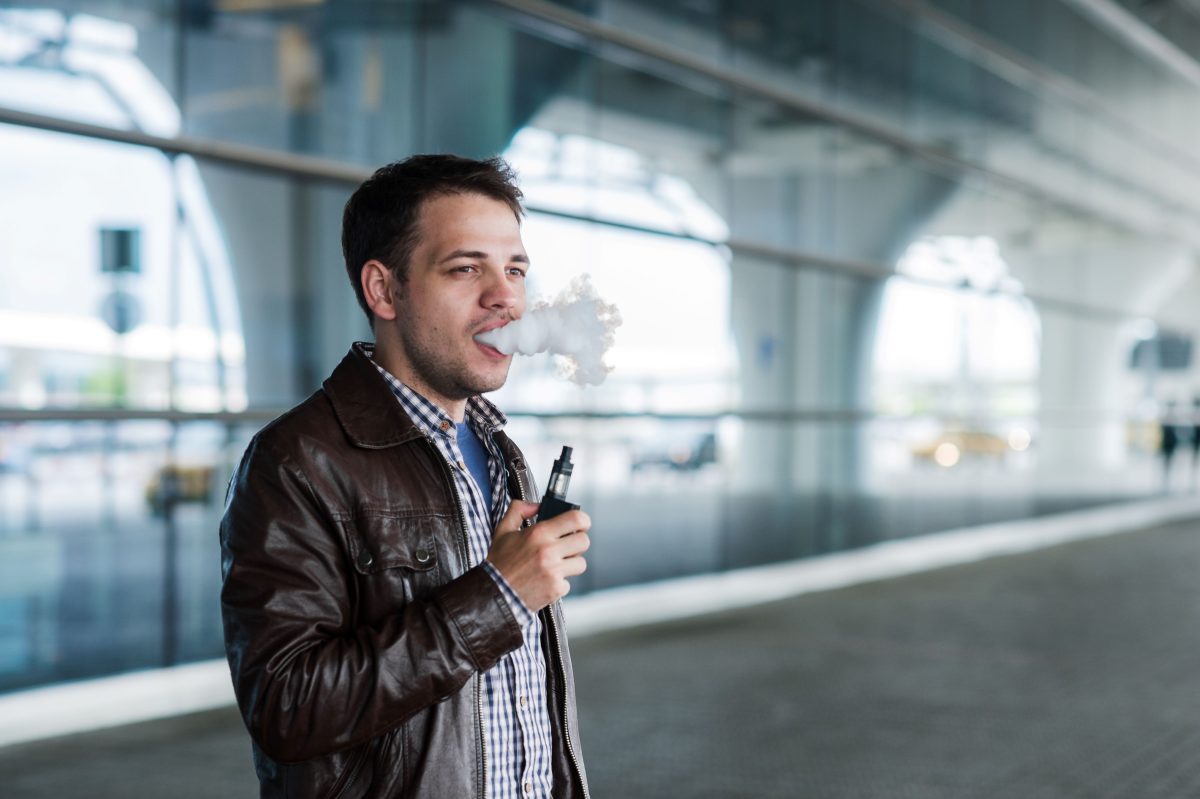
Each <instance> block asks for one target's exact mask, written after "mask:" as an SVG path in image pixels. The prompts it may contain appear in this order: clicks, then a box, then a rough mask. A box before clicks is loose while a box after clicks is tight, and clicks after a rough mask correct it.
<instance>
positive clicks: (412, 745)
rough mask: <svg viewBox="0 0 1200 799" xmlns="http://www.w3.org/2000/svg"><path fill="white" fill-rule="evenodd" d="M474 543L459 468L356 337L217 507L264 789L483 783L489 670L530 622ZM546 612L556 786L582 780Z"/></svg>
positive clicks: (568, 696)
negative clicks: (515, 610)
mask: <svg viewBox="0 0 1200 799" xmlns="http://www.w3.org/2000/svg"><path fill="white" fill-rule="evenodd" d="M497 442H498V443H499V445H500V448H501V450H502V451H503V452H504V455H505V460H506V461H507V466H508V476H509V490H510V491H511V492H512V494H513V496H515V497H518V498H528V499H531V500H532V499H534V498H535V497H536V494H535V492H534V489H533V481H532V480H531V479H530V476H529V473H528V469H527V468H526V465H525V460H524V458H523V457H522V456H521V453H520V450H518V449H517V447H516V445H514V444H513V443H512V442H511V441H510V440H509V439H508V438H507V436H504V435H503V434H502V433H501V434H498V435H497ZM466 559H467V539H466V527H465V521H464V519H463V516H462V507H461V505H460V503H459V501H458V497H457V495H456V492H455V489H454V487H453V482H452V478H451V475H450V472H449V470H448V467H447V466H446V464H445V462H444V460H443V459H442V457H441V455H440V454H439V453H438V451H437V450H436V448H435V447H434V445H433V443H432V442H431V441H429V440H428V439H426V438H425V436H424V434H423V433H422V432H421V431H420V429H418V428H417V427H415V426H414V425H413V423H412V421H411V420H410V419H409V418H408V416H407V414H405V413H404V410H403V408H401V407H400V404H399V403H398V402H397V401H396V400H395V397H394V396H393V395H392V394H391V391H390V390H389V389H388V387H387V385H386V384H385V383H384V381H383V379H382V377H381V376H380V375H379V373H378V372H377V371H376V370H375V367H374V366H373V365H372V364H371V363H370V361H368V360H367V358H366V357H365V356H364V355H362V354H361V353H360V352H359V351H358V350H357V349H351V350H350V353H349V354H347V356H346V357H345V358H344V359H343V360H342V362H341V364H340V365H339V366H338V367H337V368H336V369H335V370H334V372H333V374H332V375H331V376H330V377H329V379H328V380H326V381H325V384H324V387H323V388H322V390H320V391H317V392H316V393H315V394H313V395H312V396H311V397H309V398H308V399H307V400H305V401H304V402H303V403H302V404H300V405H299V406H297V407H296V408H293V409H292V410H291V411H289V412H288V413H286V414H284V415H283V416H281V417H280V418H278V419H276V420H275V421H273V422H271V423H270V424H269V425H267V427H265V428H264V429H263V430H262V431H260V432H259V433H258V434H257V435H256V436H255V437H254V439H253V441H251V443H250V446H249V448H248V449H247V450H246V454H245V456H244V457H243V458H242V462H241V465H240V466H239V467H238V470H237V472H236V473H235V474H234V477H233V480H232V482H231V483H230V489H229V495H228V499H227V503H226V510H225V517H224V519H223V520H222V522H221V567H222V574H223V577H224V585H223V587H222V590H221V611H222V614H223V616H224V620H225V648H226V653H227V655H228V657H229V665H230V670H231V671H232V674H233V683H234V690H235V692H236V694H237V700H238V706H239V707H240V708H241V712H242V717H243V718H244V720H245V723H246V727H247V729H248V730H249V731H250V737H251V738H252V739H253V748H254V763H255V769H256V770H257V772H258V777H259V782H260V785H261V788H262V796H264V797H288V799H306V798H307V797H313V798H314V799H316V798H318V797H321V798H325V797H328V798H329V799H333V798H334V797H439V799H466V797H482V796H486V795H487V780H486V777H485V774H486V769H487V768H488V764H487V758H488V757H489V753H488V752H487V750H486V745H485V743H484V739H483V726H482V720H481V718H480V709H481V698H480V685H481V683H480V679H479V675H480V673H481V672H483V671H486V670H487V669H489V668H491V667H492V666H493V665H494V664H495V663H496V662H497V661H498V660H499V659H500V658H501V657H503V656H504V655H505V654H506V653H508V652H510V651H512V650H513V649H515V648H517V647H518V646H520V645H521V642H522V632H521V627H520V626H519V625H518V623H517V621H516V619H515V618H514V617H513V615H512V612H511V610H510V609H509V607H508V604H507V602H506V601H505V599H504V596H503V595H502V594H501V592H500V590H499V588H498V587H497V586H496V583H495V581H494V580H493V579H492V578H491V577H490V576H489V575H488V574H487V573H486V572H485V571H484V570H483V569H482V568H481V567H478V566H477V567H475V568H472V569H468V568H467V567H466ZM541 618H542V622H543V624H542V627H543V630H544V633H543V641H542V644H543V651H544V652H546V653H547V670H546V671H547V683H548V685H547V691H548V697H547V699H548V702H547V707H549V708H550V715H551V719H550V722H551V727H552V729H553V733H554V757H553V764H552V768H553V773H554V784H555V789H554V795H555V797H560V798H561V797H579V796H586V795H587V789H586V787H585V786H586V782H587V777H586V775H585V773H584V770H583V763H582V759H581V754H580V750H579V738H578V728H579V727H578V720H577V718H576V713H575V687H574V681H573V678H572V674H571V661H570V657H569V655H568V653H567V642H566V639H565V634H564V628H563V619H562V610H561V607H560V606H559V604H558V603H555V604H554V605H552V606H551V607H550V608H547V609H546V610H543V611H542V613H541Z"/></svg>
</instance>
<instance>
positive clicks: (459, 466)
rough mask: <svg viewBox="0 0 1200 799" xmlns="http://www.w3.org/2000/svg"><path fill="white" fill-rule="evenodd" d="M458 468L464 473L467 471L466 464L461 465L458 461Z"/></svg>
mask: <svg viewBox="0 0 1200 799" xmlns="http://www.w3.org/2000/svg"><path fill="white" fill-rule="evenodd" d="M458 468H460V469H462V470H463V471H464V472H465V471H466V470H467V464H465V463H463V462H462V461H459V462H458Z"/></svg>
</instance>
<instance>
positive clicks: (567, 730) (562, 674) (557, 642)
mask: <svg viewBox="0 0 1200 799" xmlns="http://www.w3.org/2000/svg"><path fill="white" fill-rule="evenodd" d="M524 465H525V462H524V461H522V460H520V459H518V460H517V461H515V462H514V463H513V466H514V467H516V468H517V472H516V477H517V492H518V493H519V494H520V495H521V496H520V499H521V500H522V501H523V502H528V501H529V499H528V496H529V494H528V492H527V491H526V490H525V484H524V482H522V480H521V470H522V469H523V468H524ZM555 604H558V603H557V602H556V603H555ZM546 617H547V618H548V619H549V620H550V634H551V636H552V637H553V638H554V649H555V651H556V652H557V653H558V660H557V661H555V667H556V668H557V669H558V679H559V683H560V684H561V685H562V721H563V739H564V740H565V741H566V744H567V756H568V757H570V758H571V765H572V766H574V767H575V775H576V776H577V777H579V784H580V785H581V786H583V796H584V799H591V796H590V794H589V793H588V787H587V780H585V779H584V778H583V769H581V768H580V767H579V760H578V758H576V756H575V747H574V745H573V744H572V743H571V720H570V718H569V716H568V714H567V671H566V669H565V668H563V649H562V638H561V637H560V635H559V632H558V621H557V620H556V619H555V618H554V608H553V606H551V607H550V608H548V609H547V611H546Z"/></svg>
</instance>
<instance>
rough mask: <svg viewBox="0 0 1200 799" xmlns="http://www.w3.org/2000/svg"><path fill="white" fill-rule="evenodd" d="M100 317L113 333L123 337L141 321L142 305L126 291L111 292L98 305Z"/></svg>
mask: <svg viewBox="0 0 1200 799" xmlns="http://www.w3.org/2000/svg"><path fill="white" fill-rule="evenodd" d="M100 316H101V318H102V319H104V321H105V322H107V323H108V326H109V327H111V328H112V330H113V332H114V333H116V334H117V335H118V336H123V335H125V334H126V333H128V332H129V331H130V330H133V329H134V328H135V327H137V326H138V325H139V324H141V321H142V305H141V303H140V302H138V298H137V297H135V296H133V295H132V294H130V293H129V292H128V291H113V292H111V293H110V294H109V295H108V296H107V297H105V298H104V302H103V303H101V305H100Z"/></svg>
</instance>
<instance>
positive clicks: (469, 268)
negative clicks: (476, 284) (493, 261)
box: [454, 264, 475, 272]
mask: <svg viewBox="0 0 1200 799" xmlns="http://www.w3.org/2000/svg"><path fill="white" fill-rule="evenodd" d="M454 271H455V272H474V271H475V266H474V264H465V265H463V266H456V267H455V268H454Z"/></svg>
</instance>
